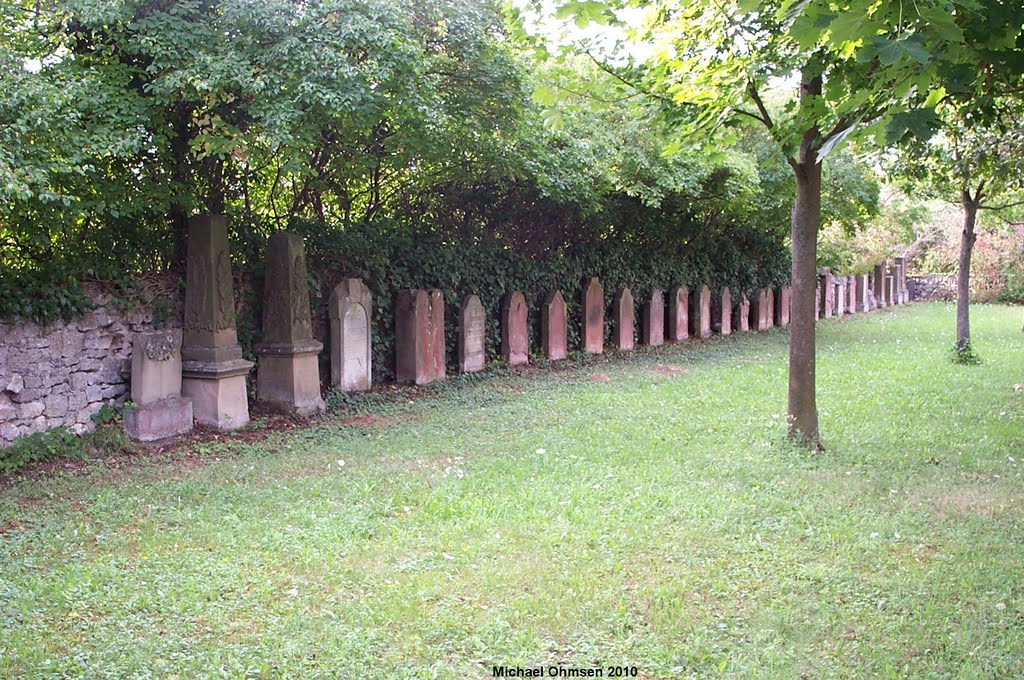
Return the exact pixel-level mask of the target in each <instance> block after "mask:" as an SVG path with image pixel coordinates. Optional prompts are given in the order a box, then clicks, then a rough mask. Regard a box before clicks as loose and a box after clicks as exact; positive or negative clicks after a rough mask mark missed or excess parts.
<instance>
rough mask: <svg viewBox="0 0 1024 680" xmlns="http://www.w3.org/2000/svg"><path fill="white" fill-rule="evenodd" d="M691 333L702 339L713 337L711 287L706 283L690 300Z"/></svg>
mask: <svg viewBox="0 0 1024 680" xmlns="http://www.w3.org/2000/svg"><path fill="white" fill-rule="evenodd" d="M690 335H692V336H693V337H695V338H700V339H701V340H707V339H708V338H710V337H711V289H710V288H708V287H707V286H706V285H702V286H701V287H700V288H698V289H697V290H695V291H694V295H693V297H692V299H691V300H690Z"/></svg>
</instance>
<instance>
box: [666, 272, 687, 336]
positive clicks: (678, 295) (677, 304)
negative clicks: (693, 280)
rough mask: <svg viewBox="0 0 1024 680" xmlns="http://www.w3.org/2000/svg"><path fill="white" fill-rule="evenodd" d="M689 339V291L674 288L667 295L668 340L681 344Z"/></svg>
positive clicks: (681, 287)
mask: <svg viewBox="0 0 1024 680" xmlns="http://www.w3.org/2000/svg"><path fill="white" fill-rule="evenodd" d="M688 337H690V291H689V290H688V289H687V288H686V286H676V287H675V288H673V289H672V290H671V291H669V294H668V340H669V342H683V341H685V340H686V339H687V338H688Z"/></svg>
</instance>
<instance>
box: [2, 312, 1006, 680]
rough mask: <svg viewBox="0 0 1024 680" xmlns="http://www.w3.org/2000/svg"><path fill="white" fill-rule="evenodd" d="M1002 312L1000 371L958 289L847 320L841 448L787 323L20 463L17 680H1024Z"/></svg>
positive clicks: (988, 317)
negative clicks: (818, 435) (552, 674)
mask: <svg viewBox="0 0 1024 680" xmlns="http://www.w3.org/2000/svg"><path fill="white" fill-rule="evenodd" d="M972 311H973V319H972V320H973V322H974V324H975V325H974V338H973V339H974V342H975V344H976V346H977V348H978V349H979V351H980V352H981V353H982V355H983V357H984V358H985V359H986V363H985V364H984V365H982V366H980V367H953V366H951V365H950V364H949V363H948V361H947V357H948V347H949V345H950V344H951V330H952V328H953V325H952V324H953V312H952V308H951V307H947V306H944V305H938V304H936V305H927V306H914V307H909V308H898V309H896V310H895V311H886V312H882V313H879V314H876V315H873V316H871V317H868V318H860V319H854V320H851V321H846V322H843V323H834V322H826V323H823V324H821V326H820V331H819V342H820V345H819V346H820V350H821V361H820V369H819V385H820V395H819V406H820V409H821V421H822V429H823V432H824V433H825V439H826V442H825V443H826V445H827V446H828V449H829V450H828V452H827V453H826V454H824V455H812V454H807V453H804V452H802V451H798V450H794V449H792V448H791V447H790V446H788V445H787V443H786V441H785V434H784V433H785V420H784V407H785V360H786V344H785V343H786V336H785V334H784V333H783V332H779V331H772V332H768V333H762V334H755V335H749V336H742V337H735V338H728V339H724V340H716V341H714V342H712V343H710V344H709V345H707V346H706V347H704V348H701V349H695V348H694V347H693V346H688V347H686V348H682V349H680V348H673V347H668V348H664V349H661V350H658V351H652V352H649V353H641V354H639V355H638V356H636V357H635V358H634V359H632V360H630V361H625V362H620V361H614V360H613V361H611V362H602V363H599V364H596V365H594V366H590V367H583V368H579V369H573V370H569V371H560V372H558V373H553V374H545V373H541V372H530V373H528V374H526V375H518V374H516V373H515V372H505V373H503V374H501V375H497V376H492V377H490V378H488V379H484V380H473V381H469V380H466V381H456V383H455V384H449V385H445V386H438V387H436V388H434V389H432V390H426V391H422V392H416V393H410V394H415V395H416V397H417V398H416V399H413V400H412V403H409V401H410V400H407V399H406V400H403V399H400V398H390V397H389V398H387V399H385V398H381V397H366V398H364V399H362V400H358V399H357V400H354V401H353V403H352V404H350V405H349V407H347V410H345V411H344V412H342V411H339V412H337V413H336V415H334V416H332V417H331V418H328V419H325V420H324V421H322V422H321V423H320V424H318V425H316V426H313V427H310V428H303V429H287V428H286V430H285V431H278V430H277V429H276V428H274V427H266V426H264V427H263V429H262V430H261V429H260V428H259V427H257V428H255V429H254V430H253V431H252V432H259V433H260V434H259V436H257V435H256V434H253V433H247V434H245V435H242V436H240V437H230V438H223V437H205V438H204V437H199V438H197V439H196V440H194V441H192V442H190V443H189V444H188V445H187V446H185V447H182V448H181V449H179V450H177V451H176V452H170V453H167V454H166V455H154V456H147V457H136V458H135V459H133V463H132V465H131V466H130V467H127V468H120V467H119V468H116V469H112V466H117V465H118V463H117V461H110V462H108V463H92V464H91V465H90V466H89V467H88V468H87V469H85V470H75V471H73V472H68V473H66V474H59V476H58V477H57V478H55V479H28V480H23V481H20V482H18V483H16V484H15V485H14V486H13V487H12V488H8V489H5V490H3V491H0V677H21V676H25V677H48V676H87V677H103V676H107V677H145V676H152V677H180V678H192V677H211V676H215V677H225V676H226V677H282V676H286V677H317V676H320V677H360V678H432V677H440V678H466V677H469V678H484V677H490V675H491V672H490V668H491V666H492V665H493V664H510V665H523V666H530V667H536V666H539V665H550V664H556V663H560V664H564V666H565V667H566V668H570V667H572V668H589V667H591V666H592V665H593V664H603V665H604V666H605V667H607V666H608V665H620V664H621V665H635V666H636V667H638V668H639V670H640V672H641V673H642V677H647V678H676V677H707V676H718V675H725V676H743V677H766V676H767V677H780V678H791V677H799V676H804V677H850V678H859V677H865V676H876V677H904V676H914V677H919V676H939V677H1015V676H1021V675H1024V597H1022V591H1021V585H1020V574H1021V572H1020V564H1021V561H1022V558H1024V533H1022V531H1021V529H1022V528H1024V527H1022V525H1024V521H1022V514H1021V508H1020V506H1021V504H1022V503H1024V486H1022V483H1021V477H1020V467H1019V466H1020V465H1021V464H1024V392H1021V391H1015V390H1014V386H1015V385H1020V384H1024V334H1021V333H1020V331H1019V326H1020V311H1019V310H1015V309H1010V308H1005V307H978V308H976V309H975V310H972ZM420 397H427V398H420ZM57 472H58V473H59V470H57Z"/></svg>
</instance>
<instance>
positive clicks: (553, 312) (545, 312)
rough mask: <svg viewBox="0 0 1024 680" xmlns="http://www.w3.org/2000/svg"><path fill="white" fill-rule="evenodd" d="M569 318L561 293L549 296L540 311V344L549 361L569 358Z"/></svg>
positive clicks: (556, 292) (555, 292) (557, 292)
mask: <svg viewBox="0 0 1024 680" xmlns="http://www.w3.org/2000/svg"><path fill="white" fill-rule="evenodd" d="M568 318H569V317H568V315H567V314H566V309H565V300H564V299H563V298H562V293H561V291H558V290H556V291H554V292H553V293H551V294H549V295H548V297H547V299H546V300H544V306H543V307H541V310H540V344H541V349H542V350H543V352H544V356H546V357H547V358H548V360H549V361H561V360H562V359H564V358H565V357H566V356H568V348H569V343H568V335H569V329H568Z"/></svg>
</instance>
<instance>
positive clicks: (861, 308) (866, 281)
mask: <svg viewBox="0 0 1024 680" xmlns="http://www.w3.org/2000/svg"><path fill="white" fill-rule="evenodd" d="M854 278H855V279H856V284H857V311H858V312H865V313H866V312H870V311H871V303H870V301H869V300H868V294H869V293H870V292H871V282H870V276H869V275H868V274H858V275H857V276H856V277H854Z"/></svg>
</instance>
